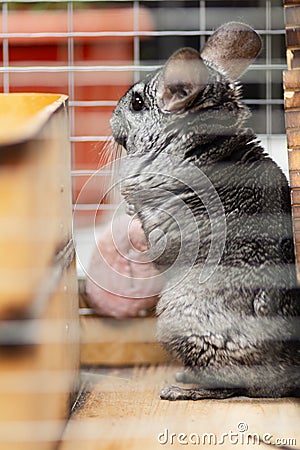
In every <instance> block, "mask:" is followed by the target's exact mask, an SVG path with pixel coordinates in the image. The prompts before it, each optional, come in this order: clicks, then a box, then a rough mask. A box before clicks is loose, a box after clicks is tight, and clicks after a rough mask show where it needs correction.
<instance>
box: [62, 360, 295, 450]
mask: <svg viewBox="0 0 300 450" xmlns="http://www.w3.org/2000/svg"><path fill="white" fill-rule="evenodd" d="M175 371H176V367H174V366H172V367H168V366H158V367H155V366H152V367H136V368H121V369H100V368H98V369H97V368H93V369H90V370H86V371H83V373H82V378H83V386H84V390H83V392H82V395H81V396H80V397H79V400H78V401H77V404H76V406H75V408H74V411H73V414H72V417H71V419H70V420H69V423H68V425H67V427H66V429H65V432H64V435H63V440H62V442H61V443H60V445H59V449H58V450H108V449H109V450H124V449H126V450H156V449H163V448H169V449H178V448H218V447H219V448H224V449H230V448H233V449H251V448H257V449H264V448H270V446H268V447H267V446H266V445H264V444H263V443H262V442H261V443H260V444H258V443H255V442H257V441H258V439H259V437H260V439H262V438H263V437H265V438H266V439H270V440H271V441H272V442H275V439H276V438H280V439H286V440H285V441H281V444H285V445H287V443H288V442H287V439H293V440H292V441H290V442H289V445H290V448H293V449H295V448H300V427H299V423H300V421H299V419H300V404H299V401H298V400H295V399H284V400H250V399H246V398H240V399H231V400H221V401H220V400H219V401H218V400H203V401H200V402H199V401H198V402H188V401H181V402H168V401H163V400H160V398H159V391H160V389H161V388H163V387H165V386H167V385H169V384H172V383H174V377H173V376H174V372H175ZM172 433H173V434H172ZM174 433H175V434H174ZM180 433H183V434H180ZM205 433H207V435H205ZM223 433H224V434H223ZM208 434H210V435H208ZM222 434H223V435H222ZM225 434H226V435H225ZM228 434H229V436H228ZM249 435H252V436H249ZM271 435H272V438H271V437H270V436H271ZM230 440H231V441H230ZM248 440H249V443H248V442H247V441H248ZM203 442H204V445H203ZM278 443H279V442H278ZM271 448H274V447H271ZM278 448H287V447H278Z"/></svg>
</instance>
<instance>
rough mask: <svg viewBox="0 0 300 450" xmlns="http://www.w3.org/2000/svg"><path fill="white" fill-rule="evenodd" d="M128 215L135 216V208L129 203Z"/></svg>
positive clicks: (127, 206) (127, 207)
mask: <svg viewBox="0 0 300 450" xmlns="http://www.w3.org/2000/svg"><path fill="white" fill-rule="evenodd" d="M126 214H128V216H134V215H135V207H134V205H132V204H129V203H127V204H126Z"/></svg>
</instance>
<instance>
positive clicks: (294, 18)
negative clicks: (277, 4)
mask: <svg viewBox="0 0 300 450" xmlns="http://www.w3.org/2000/svg"><path fill="white" fill-rule="evenodd" d="M284 20H285V24H286V26H287V27H291V26H299V24H300V4H299V5H298V6H295V5H293V6H286V7H285V8H284Z"/></svg>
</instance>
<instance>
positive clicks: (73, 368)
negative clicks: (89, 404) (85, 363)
mask: <svg viewBox="0 0 300 450" xmlns="http://www.w3.org/2000/svg"><path fill="white" fill-rule="evenodd" d="M66 100H67V97H66V96H60V95H50V96H47V95H44V94H41V95H38V94H37V95H35V94H18V95H17V94H8V95H5V94H2V95H0V116H1V118H2V117H3V121H2V122H1V124H0V169H1V177H0V190H1V198H0V279H1V284H0V318H1V319H2V320H1V323H0V355H1V365H0V398H1V402H0V450H54V449H55V448H56V446H57V441H58V440H59V438H60V436H61V433H62V431H63V428H64V426H65V422H66V419H67V417H68V414H69V410H70V401H71V397H72V396H74V386H75V385H76V383H77V382H78V373H79V320H78V286H77V274H76V267H75V259H74V246H73V242H72V239H71V235H72V233H71V231H72V203H71V173H70V156H71V155H70V145H69V141H68V114H67V107H66ZM26 108H27V109H26ZM1 120H2V119H1ZM10 121H11V123H10ZM5 127H6V128H5ZM8 319H9V320H8Z"/></svg>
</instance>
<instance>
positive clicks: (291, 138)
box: [286, 128, 300, 149]
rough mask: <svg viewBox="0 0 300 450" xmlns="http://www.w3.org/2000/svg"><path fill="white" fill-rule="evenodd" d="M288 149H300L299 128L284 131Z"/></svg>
mask: <svg viewBox="0 0 300 450" xmlns="http://www.w3.org/2000/svg"><path fill="white" fill-rule="evenodd" d="M286 136H287V143H288V148H289V149H290V148H299V147H300V128H293V129H287V130H286Z"/></svg>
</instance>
